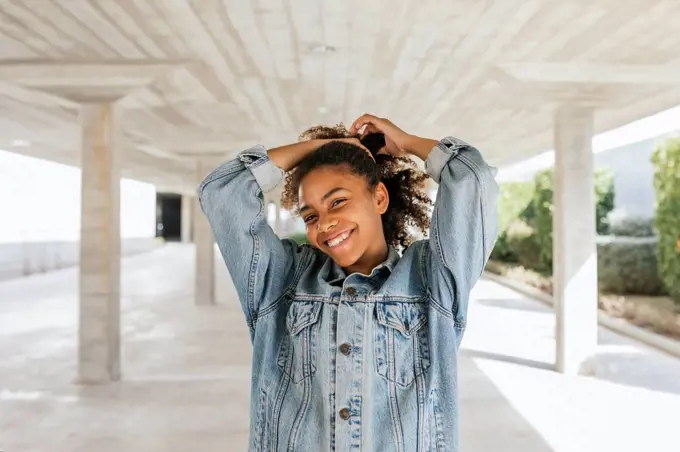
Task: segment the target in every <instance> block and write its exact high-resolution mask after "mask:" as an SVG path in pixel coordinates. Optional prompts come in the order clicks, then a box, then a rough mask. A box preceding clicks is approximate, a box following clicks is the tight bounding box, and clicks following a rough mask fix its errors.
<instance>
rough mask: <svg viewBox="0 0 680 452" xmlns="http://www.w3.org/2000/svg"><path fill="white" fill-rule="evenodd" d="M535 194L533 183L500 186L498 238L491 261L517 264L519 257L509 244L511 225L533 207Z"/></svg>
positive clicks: (503, 184) (509, 183) (511, 183)
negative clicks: (529, 207) (532, 201)
mask: <svg viewBox="0 0 680 452" xmlns="http://www.w3.org/2000/svg"><path fill="white" fill-rule="evenodd" d="M533 192H534V184H533V183H532V182H506V183H502V184H500V196H499V198H498V231H499V232H498V238H497V239H496V244H495V246H494V248H493V250H492V251H491V259H494V260H498V261H502V262H517V255H516V254H515V252H514V251H513V250H512V248H511V247H510V243H509V242H508V233H507V231H508V228H509V227H510V224H511V223H512V222H513V221H515V220H516V219H517V218H518V217H521V215H522V213H523V212H524V211H526V209H527V208H528V206H530V205H531V200H532V197H533Z"/></svg>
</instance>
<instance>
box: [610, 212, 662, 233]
mask: <svg viewBox="0 0 680 452" xmlns="http://www.w3.org/2000/svg"><path fill="white" fill-rule="evenodd" d="M607 223H608V225H609V233H610V234H611V235H616V236H623V237H654V219H653V218H645V217H642V216H639V215H628V214H627V213H626V212H625V211H617V210H615V211H613V212H611V213H610V214H609V216H608V217H607Z"/></svg>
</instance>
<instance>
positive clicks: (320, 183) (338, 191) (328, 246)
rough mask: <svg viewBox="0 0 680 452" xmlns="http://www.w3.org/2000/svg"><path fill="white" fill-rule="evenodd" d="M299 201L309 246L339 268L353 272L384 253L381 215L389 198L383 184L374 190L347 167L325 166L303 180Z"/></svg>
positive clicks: (310, 173) (384, 244) (364, 179)
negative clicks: (331, 260) (325, 255)
mask: <svg viewBox="0 0 680 452" xmlns="http://www.w3.org/2000/svg"><path fill="white" fill-rule="evenodd" d="M299 200H300V216H301V217H302V219H303V221H304V222H305V226H306V228H307V237H308V238H309V243H310V244H312V245H313V246H315V247H317V248H319V249H320V250H321V251H323V252H324V253H326V254H328V255H329V256H330V257H331V258H332V259H333V261H335V263H337V264H338V265H339V266H341V267H343V268H345V269H348V268H349V269H352V267H356V266H360V263H361V262H362V261H365V260H371V258H373V257H374V256H376V255H381V253H383V254H384V251H385V249H386V243H385V237H384V235H383V229H382V220H381V215H382V214H383V213H385V211H386V210H387V205H388V203H389V198H388V195H387V190H386V189H385V186H384V185H383V184H382V183H380V184H378V186H377V187H376V188H375V190H371V189H370V188H369V186H368V182H367V181H366V178H364V177H362V176H358V175H356V174H353V173H351V172H350V171H349V170H348V169H347V168H343V167H337V166H323V167H319V168H316V169H314V170H312V171H311V172H309V173H308V174H307V175H306V176H305V177H304V178H303V179H302V181H301V183H300V191H299ZM353 271H358V270H353ZM369 271H370V269H369Z"/></svg>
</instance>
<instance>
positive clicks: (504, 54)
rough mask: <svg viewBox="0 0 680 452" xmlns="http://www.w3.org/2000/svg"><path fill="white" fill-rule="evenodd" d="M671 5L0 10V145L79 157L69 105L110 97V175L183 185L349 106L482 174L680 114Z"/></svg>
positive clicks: (227, 3) (227, 4) (210, 3)
mask: <svg viewBox="0 0 680 452" xmlns="http://www.w3.org/2000/svg"><path fill="white" fill-rule="evenodd" d="M678 24H680V2H678V1H677V0H626V1H620V0H570V1H563V0H559V1H552V0H466V1H464V0H458V1H455V0H446V1H445V0H442V1H428V0H421V1H417V2H414V1H394V0H372V1H370V2H363V3H360V2H359V1H330V0H325V1H318V0H302V1H297V0H257V1H245V0H153V1H152V0H145V1H139V0H0V148H2V149H7V150H10V151H16V152H21V153H25V154H29V155H35V156H39V157H42V158H47V159H51V160H55V161H59V162H64V163H68V164H76V165H77V164H78V161H79V151H78V149H79V129H78V120H77V102H79V101H82V100H83V99H90V98H92V97H99V98H101V97H117V96H122V97H121V98H120V99H121V100H120V101H119V103H120V106H121V108H123V112H122V125H121V127H122V130H123V133H124V139H123V140H122V141H121V142H122V143H123V147H124V152H125V175H126V176H128V177H135V178H138V179H141V180H147V181H151V182H154V183H156V184H157V185H159V186H160V187H161V188H163V189H174V190H177V191H190V190H192V189H193V187H194V186H195V178H196V175H195V172H196V163H195V159H196V158H197V157H200V158H205V159H211V160H215V161H217V160H221V159H224V158H226V157H227V156H229V155H233V154H234V153H235V152H238V151H240V150H241V149H243V148H245V147H248V146H250V145H252V144H255V143H263V144H265V145H269V146H271V145H276V144H282V143H286V142H291V141H293V140H295V139H296V137H297V135H298V134H299V132H301V131H302V130H304V129H306V128H307V127H309V126H311V125H314V124H319V123H337V122H349V121H352V120H353V119H354V118H355V117H356V116H357V115H359V114H361V113H364V112H367V111H368V112H373V113H376V114H378V115H384V116H388V117H390V118H391V119H392V120H394V121H395V122H396V123H397V124H399V125H401V126H403V127H404V128H405V129H407V130H408V131H412V132H414V133H419V134H423V135H427V136H431V137H440V136H442V135H444V134H454V135H457V136H459V137H461V138H463V139H465V140H468V141H470V142H472V143H474V144H476V145H477V146H478V147H479V148H480V149H481V150H482V151H483V152H484V153H485V154H486V155H487V156H488V158H489V160H490V161H491V162H492V163H494V164H496V165H502V164H506V163H511V162H514V161H517V160H520V159H523V158H526V157H529V156H532V155H533V154H536V153H537V152H540V151H542V150H545V149H547V148H550V147H551V146H552V135H553V132H552V117H553V111H554V110H555V108H556V106H558V105H559V104H560V103H563V102H580V103H586V104H589V105H593V106H594V107H596V108H597V113H596V129H597V131H604V130H607V129H611V128H613V127H616V126H619V125H622V124H625V123H627V122H630V121H632V120H635V119H638V118H640V117H643V116H646V115H649V114H652V113H655V112H658V111H660V110H663V109H666V108H669V107H672V106H675V105H678V104H680V32H678Z"/></svg>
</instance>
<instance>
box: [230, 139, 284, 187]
mask: <svg viewBox="0 0 680 452" xmlns="http://www.w3.org/2000/svg"><path fill="white" fill-rule="evenodd" d="M239 158H240V159H241V161H242V162H243V163H244V164H245V165H246V168H248V169H249V170H250V172H251V173H253V176H255V180H256V181H257V184H258V185H259V186H260V189H262V191H263V192H264V193H269V192H270V191H272V190H273V189H274V188H276V186H277V185H279V183H281V180H282V179H283V175H284V172H283V170H282V169H281V168H279V167H278V166H276V165H274V163H273V162H272V161H271V160H270V159H269V156H268V155H267V151H266V150H265V148H264V147H263V146H257V147H255V148H252V149H249V150H248V151H245V152H242V153H241V154H240V155H239Z"/></svg>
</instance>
